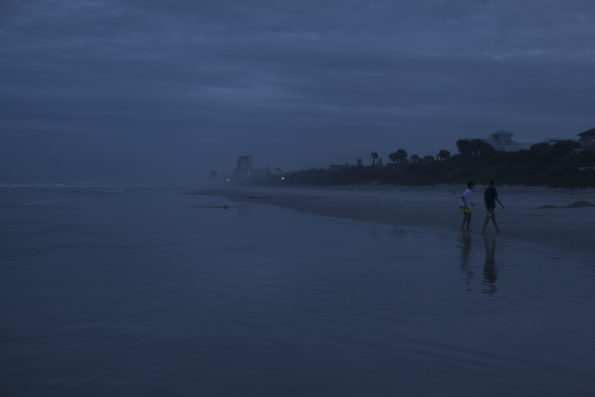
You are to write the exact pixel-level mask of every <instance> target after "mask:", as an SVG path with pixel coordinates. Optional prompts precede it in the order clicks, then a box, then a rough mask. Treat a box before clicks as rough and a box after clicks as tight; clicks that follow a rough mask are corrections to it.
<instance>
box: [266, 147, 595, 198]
mask: <svg viewBox="0 0 595 397" xmlns="http://www.w3.org/2000/svg"><path fill="white" fill-rule="evenodd" d="M457 148H458V153H457V154H454V155H451V153H450V152H449V151H447V150H440V151H439V152H438V153H437V155H436V156H435V157H434V156H432V155H426V156H423V157H420V156H419V155H416V154H414V155H411V156H408V154H407V151H405V150H404V149H398V150H396V151H395V152H393V153H390V154H389V156H388V159H389V162H388V163H387V164H386V165H382V162H381V161H379V160H382V159H381V158H379V156H378V153H376V152H373V153H372V154H371V157H372V165H371V166H364V165H363V164H362V162H361V161H358V163H357V165H345V166H331V167H329V168H328V169H309V170H301V171H294V172H289V173H286V174H284V179H283V180H280V179H279V178H278V177H269V178H266V179H265V180H261V181H260V182H261V183H266V184H281V183H283V184H290V185H348V184H367V183H373V182H375V183H385V184H400V185H431V184H441V183H464V182H467V181H468V180H474V181H477V182H486V181H488V180H490V179H495V180H497V181H498V183H499V184H522V185H549V186H561V187H592V186H595V151H593V150H581V149H580V148H579V144H578V143H577V142H575V141H572V140H567V141H561V142H558V143H556V144H554V145H550V144H548V143H539V144H535V145H533V146H531V148H530V149H529V150H521V151H517V152H502V151H496V150H495V149H494V148H493V147H492V146H491V145H490V144H488V143H486V142H485V141H483V140H481V139H460V140H459V141H457Z"/></svg>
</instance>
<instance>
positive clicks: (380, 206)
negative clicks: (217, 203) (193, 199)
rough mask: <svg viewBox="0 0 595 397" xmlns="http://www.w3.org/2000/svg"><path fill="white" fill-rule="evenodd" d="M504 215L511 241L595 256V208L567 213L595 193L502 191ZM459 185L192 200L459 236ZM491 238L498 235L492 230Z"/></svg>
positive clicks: (250, 193) (268, 191) (270, 191)
mask: <svg viewBox="0 0 595 397" xmlns="http://www.w3.org/2000/svg"><path fill="white" fill-rule="evenodd" d="M497 188H498V192H499V195H500V199H501V200H502V202H503V203H504V205H505V207H506V208H505V209H501V208H499V207H498V208H497V209H496V214H497V222H498V225H499V226H500V228H501V229H502V233H501V234H500V236H501V237H502V238H506V239H513V240H519V241H526V242H531V243H536V244H541V245H543V246H548V247H553V248H558V249H564V250H570V251H575V252H578V253H585V254H595V236H594V234H593V230H594V224H593V223H594V222H593V221H592V220H593V219H595V206H586V207H580V206H579V208H568V206H569V205H572V204H573V203H577V202H585V203H593V204H595V189H581V190H572V189H563V188H544V187H530V186H498V187H497ZM484 189H485V187H484V186H477V187H476V189H475V191H474V193H473V198H472V200H473V202H474V203H475V207H473V210H472V215H473V217H472V221H471V228H472V232H471V233H473V234H481V229H482V227H483V222H484V220H485V214H486V211H485V208H484V205H483V190H484ZM462 191H463V188H462V187H461V186H458V185H437V186H427V187H408V186H407V187H402V186H397V187H395V186H381V185H368V186H343V187H256V186H242V187H226V188H211V189H201V190H195V191H192V192H190V193H191V194H199V195H209V196H220V197H223V198H226V199H229V200H232V201H247V202H254V203H258V204H269V205H275V206H278V207H282V208H287V209H293V210H296V211H298V212H305V213H310V214H315V215H322V216H331V217H338V218H348V219H354V220H360V221H371V222H377V223H382V224H390V225H401V226H427V227H437V228H441V229H444V230H451V231H453V232H458V231H459V230H460V229H459V228H460V225H461V220H462V217H461V214H460V211H459V208H458V198H459V196H460V194H461V193H462ZM487 234H488V235H495V230H494V228H493V225H491V224H490V225H489V226H488V230H487Z"/></svg>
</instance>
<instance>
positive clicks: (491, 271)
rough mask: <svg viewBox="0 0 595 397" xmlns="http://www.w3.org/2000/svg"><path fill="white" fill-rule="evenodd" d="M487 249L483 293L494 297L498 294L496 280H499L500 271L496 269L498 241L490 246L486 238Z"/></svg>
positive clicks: (484, 241)
mask: <svg viewBox="0 0 595 397" xmlns="http://www.w3.org/2000/svg"><path fill="white" fill-rule="evenodd" d="M483 243H484V246H485V249H486V259H485V263H484V266H483V286H484V289H483V293H484V294H488V295H490V296H494V294H495V293H496V280H497V279H498V269H496V259H495V255H496V240H492V243H491V244H490V243H489V242H488V239H487V238H486V237H484V238H483Z"/></svg>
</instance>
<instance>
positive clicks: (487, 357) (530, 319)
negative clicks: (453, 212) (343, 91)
mask: <svg viewBox="0 0 595 397" xmlns="http://www.w3.org/2000/svg"><path fill="white" fill-rule="evenodd" d="M225 205H227V206H229V208H227V209H226V208H225V207H224V206H225ZM0 225H1V227H0V378H1V381H0V395H2V396H108V395H109V396H562V395H563V396H593V395H595V376H594V374H595V358H594V357H595V315H594V314H595V263H594V262H595V261H594V258H593V257H592V256H589V255H587V254H579V253H569V252H563V251H555V250H552V249H549V248H547V247H543V246H539V245H534V244H525V243H521V242H514V241H509V240H506V239H505V238H502V237H495V236H493V235H490V236H489V237H485V238H484V237H483V236H481V235H479V234H461V233H460V232H458V231H457V230H456V228H457V225H453V228H452V230H438V229H431V228H414V227H395V226H386V225H377V224H374V223H367V222H357V221H351V220H345V219H335V218H330V217H321V216H314V215H308V214H304V213H298V212H294V211H291V210H287V209H281V208H277V207H273V206H265V205H259V204H256V203H250V202H229V201H226V200H225V199H223V198H217V197H206V196H197V195H189V194H184V191H183V190H167V189H130V188H120V189H115V188H100V187H93V186H54V185H49V186H16V185H4V186H2V187H0Z"/></svg>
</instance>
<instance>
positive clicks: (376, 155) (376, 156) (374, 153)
mask: <svg viewBox="0 0 595 397" xmlns="http://www.w3.org/2000/svg"><path fill="white" fill-rule="evenodd" d="M370 155H371V156H372V167H374V166H375V165H376V160H377V159H378V153H376V152H372V153H370Z"/></svg>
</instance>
